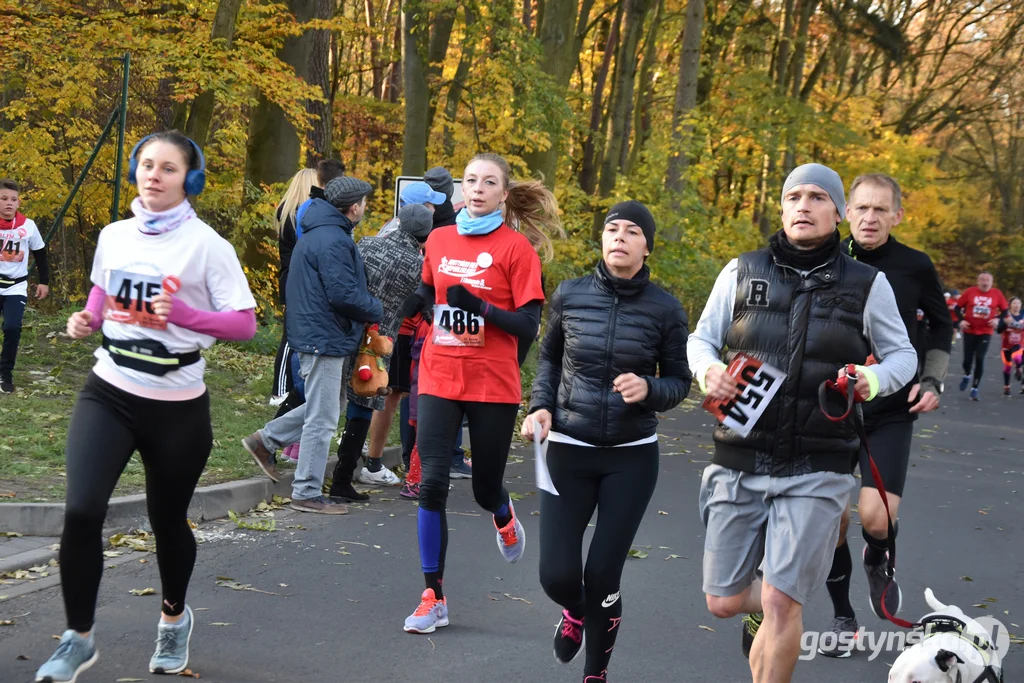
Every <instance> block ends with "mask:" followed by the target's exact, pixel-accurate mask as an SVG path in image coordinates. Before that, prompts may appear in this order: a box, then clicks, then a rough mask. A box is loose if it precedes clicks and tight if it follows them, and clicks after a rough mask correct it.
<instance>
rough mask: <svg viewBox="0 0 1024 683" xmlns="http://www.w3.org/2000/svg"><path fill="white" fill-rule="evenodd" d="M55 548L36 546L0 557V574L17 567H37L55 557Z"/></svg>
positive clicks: (14, 569)
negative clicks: (32, 548)
mask: <svg viewBox="0 0 1024 683" xmlns="http://www.w3.org/2000/svg"><path fill="white" fill-rule="evenodd" d="M58 552H59V551H57V550H50V548H49V547H45V548H36V549H35V550H26V551H25V552H23V553H18V554H17V555H11V556H10V557H5V558H3V559H0V574H3V573H5V572H13V571H17V570H18V569H28V568H29V567H38V566H40V565H44V564H46V563H48V562H49V561H50V560H52V559H54V558H56V557H57V553H58Z"/></svg>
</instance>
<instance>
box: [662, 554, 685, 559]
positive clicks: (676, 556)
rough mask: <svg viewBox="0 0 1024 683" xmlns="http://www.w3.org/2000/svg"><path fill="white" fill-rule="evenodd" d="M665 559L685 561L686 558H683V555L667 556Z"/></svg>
mask: <svg viewBox="0 0 1024 683" xmlns="http://www.w3.org/2000/svg"><path fill="white" fill-rule="evenodd" d="M665 559H666V560H685V559H687V558H686V556H685V555H669V556H668V557H666V558H665Z"/></svg>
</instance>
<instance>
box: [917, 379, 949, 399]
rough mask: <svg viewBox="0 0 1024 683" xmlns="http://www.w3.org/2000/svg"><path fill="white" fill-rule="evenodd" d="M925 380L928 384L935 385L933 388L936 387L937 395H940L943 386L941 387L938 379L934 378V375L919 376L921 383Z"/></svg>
mask: <svg viewBox="0 0 1024 683" xmlns="http://www.w3.org/2000/svg"><path fill="white" fill-rule="evenodd" d="M925 382H927V383H928V384H931V385H932V386H933V387H935V389H937V390H938V392H939V396H941V395H942V392H943V389H944V388H943V385H942V382H941V381H940V380H938V379H936V378H935V377H922V378H921V384H924V383H925Z"/></svg>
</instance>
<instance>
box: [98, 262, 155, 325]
mask: <svg viewBox="0 0 1024 683" xmlns="http://www.w3.org/2000/svg"><path fill="white" fill-rule="evenodd" d="M107 282H108V284H107V298H106V302H105V303H104V306H103V319H104V320H109V321H110V322H115V323H122V324H125V325H139V326H141V327H148V328H150V329H154V330H165V329H167V323H166V322H163V321H161V320H160V318H159V317H158V316H157V315H155V314H154V313H153V305H152V301H153V298H154V297H156V296H157V295H158V294H160V290H161V278H160V276H159V275H140V274H139V273H130V272H127V271H123V270H112V271H110V279H109V280H108V281H107Z"/></svg>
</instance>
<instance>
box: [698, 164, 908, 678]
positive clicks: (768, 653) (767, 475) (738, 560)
mask: <svg viewBox="0 0 1024 683" xmlns="http://www.w3.org/2000/svg"><path fill="white" fill-rule="evenodd" d="M845 212H846V195H845V192H844V190H843V181H842V180H841V179H840V177H839V174H837V173H836V172H835V171H833V170H832V169H830V168H828V167H826V166H822V165H820V164H806V165H804V166H800V167H798V168H796V169H795V170H794V171H793V172H792V173H791V174H790V176H789V178H787V180H786V182H785V184H784V186H783V190H782V211H781V214H782V230H780V231H778V232H777V233H775V234H774V235H772V236H771V238H770V239H769V240H768V246H767V247H765V248H764V249H760V250H758V251H752V252H748V253H745V254H741V255H740V257H739V258H737V259H733V260H732V261H730V262H729V264H728V265H726V267H725V269H724V270H723V271H722V272H721V274H720V275H719V276H718V280H717V281H716V282H715V286H714V289H713V290H712V292H711V297H710V298H709V299H708V302H707V305H706V307H705V308H704V313H703V315H702V316H701V318H700V322H699V323H697V328H696V330H694V332H693V334H691V335H690V339H689V342H688V343H687V348H686V350H687V356H688V357H689V359H690V368H691V370H692V371H693V374H694V377H696V378H697V380H698V381H699V382H700V386H701V389H702V390H704V392H705V393H706V394H708V395H709V396H710V397H712V398H713V399H716V400H720V401H733V400H735V399H740V400H736V401H735V402H736V404H737V405H739V404H743V407H744V408H747V409H750V408H752V406H751V405H750V404H752V403H754V401H753V400H751V397H752V393H751V391H747V389H748V387H753V386H754V385H755V382H760V383H761V385H762V386H763V385H764V384H765V383H766V382H767V381H768V380H767V379H766V378H765V376H764V375H763V374H762V373H761V371H760V370H758V371H756V373H755V372H750V371H749V370H748V372H746V373H744V375H743V377H741V378H737V377H734V376H733V375H732V374H730V373H729V372H727V371H726V367H727V366H726V363H730V362H731V361H732V360H733V359H734V358H735V357H736V356H737V355H738V354H744V355H745V356H747V357H750V358H753V359H755V360H756V361H760V362H761V363H764V364H768V365H770V366H772V367H774V368H776V369H777V370H778V371H780V372H781V373H782V374H784V375H785V377H775V378H774V379H773V380H772V381H773V382H774V383H775V384H776V385H777V386H778V387H779V388H778V391H777V393H776V394H775V395H774V396H773V397H772V398H771V399H770V400H769V401H767V403H765V406H766V407H765V408H764V411H763V413H761V415H760V416H759V417H758V418H757V419H756V421H755V420H754V419H753V417H751V418H749V420H748V422H752V424H748V427H750V431H749V432H747V433H746V435H745V436H744V435H742V434H740V431H743V430H740V431H736V430H733V429H730V428H727V427H725V426H724V425H718V426H717V428H716V429H715V433H714V440H715V453H714V456H713V457H712V459H711V464H710V465H709V466H708V467H706V468H705V469H704V475H703V480H702V482H701V490H700V498H699V504H700V510H701V516H702V518H703V521H704V525H705V527H706V528H707V533H706V534H705V540H704V593H705V596H706V600H707V605H708V610H709V611H710V612H711V613H712V614H714V615H715V616H716V617H719V618H728V617H732V616H735V615H737V614H746V615H748V616H747V617H745V618H744V620H743V621H744V623H743V649H744V652H745V653H746V654H747V655H748V656H749V658H750V670H751V674H752V676H753V680H754V682H755V683H784V682H786V681H789V680H791V678H792V675H793V669H794V668H795V667H796V662H797V658H798V656H799V654H800V639H801V635H802V633H803V623H802V618H803V617H802V614H803V612H802V610H803V605H804V604H806V603H807V600H808V599H809V598H810V596H811V595H812V594H813V593H814V592H815V591H817V590H819V589H820V588H821V587H822V586H823V585H824V584H825V578H826V577H827V576H828V572H829V568H830V566H831V564H832V554H833V550H834V548H835V546H836V540H837V539H838V537H839V525H840V519H841V517H842V514H843V510H845V509H846V505H847V503H848V501H849V499H850V494H851V493H852V491H853V488H854V482H855V480H854V477H853V475H852V471H853V465H854V463H855V460H856V458H857V454H858V451H859V449H860V440H859V438H858V436H857V430H856V428H855V427H854V425H853V424H852V423H851V421H850V420H843V421H841V422H832V421H830V420H828V419H827V418H826V417H825V416H824V414H823V413H822V411H821V409H820V407H819V399H818V388H819V386H820V385H821V384H822V382H824V381H825V380H829V379H832V380H835V379H836V378H837V377H842V376H844V375H845V366H846V365H847V364H854V365H856V366H857V377H858V379H857V382H856V385H855V391H856V392H857V394H859V395H860V397H861V398H862V399H863V400H868V401H870V400H871V399H873V398H875V397H876V396H887V395H889V394H893V393H895V392H896V391H898V390H899V389H900V388H901V387H903V385H905V384H906V383H907V382H909V381H910V380H911V379H912V378H913V377H914V373H915V371H916V370H917V354H916V353H915V352H914V347H913V346H911V344H910V339H909V338H908V337H907V330H906V327H905V326H904V324H903V320H902V319H901V318H900V314H899V309H898V308H897V305H896V299H895V297H894V295H893V291H892V287H891V286H890V285H889V282H888V281H887V280H886V278H885V275H884V274H882V273H881V272H879V271H878V270H877V269H876V268H874V267H872V266H869V265H867V264H865V263H861V262H860V261H856V260H854V259H852V258H850V257H849V256H847V255H845V254H842V253H841V251H840V248H839V246H840V245H839V231H838V229H837V228H838V226H839V224H840V223H841V222H842V221H843V219H844V218H845V215H846V213H845ZM868 356H873V357H874V359H875V360H876V361H877V364H876V365H871V367H870V368H867V367H864V366H866V365H867V363H868ZM737 379H739V381H737ZM743 394H745V395H743ZM741 395H742V398H741ZM833 396H835V394H834V393H833ZM835 402H836V403H837V404H838V403H839V400H838V397H836V399H835ZM842 403H843V405H842V406H841V407H839V406H838V405H830V409H831V412H832V413H833V414H836V415H838V414H841V413H842V412H843V410H845V408H846V404H845V402H842ZM754 414H755V413H754V412H753V410H750V415H751V416H753V415H754Z"/></svg>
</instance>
